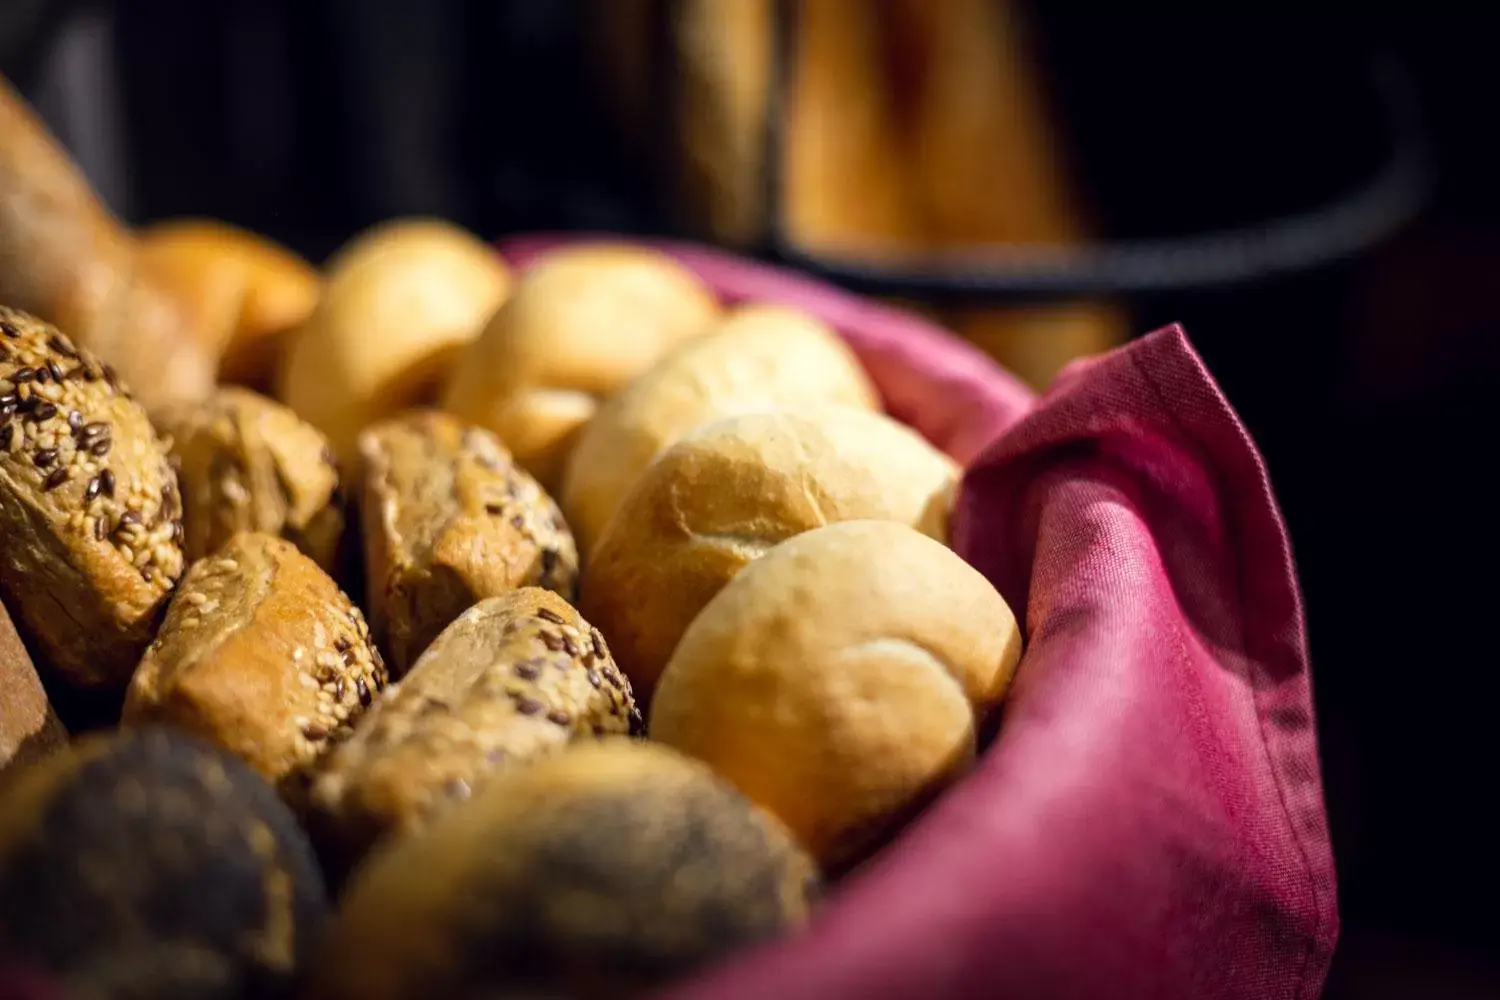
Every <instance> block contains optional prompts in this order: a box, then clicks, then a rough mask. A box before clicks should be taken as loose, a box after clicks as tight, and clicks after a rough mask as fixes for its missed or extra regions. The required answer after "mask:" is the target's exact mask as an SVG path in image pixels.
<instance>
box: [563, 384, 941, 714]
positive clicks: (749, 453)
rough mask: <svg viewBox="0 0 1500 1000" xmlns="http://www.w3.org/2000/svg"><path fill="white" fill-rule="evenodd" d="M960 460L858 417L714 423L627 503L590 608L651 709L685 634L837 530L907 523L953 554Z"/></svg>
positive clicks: (586, 588) (598, 560)
mask: <svg viewBox="0 0 1500 1000" xmlns="http://www.w3.org/2000/svg"><path fill="white" fill-rule="evenodd" d="M958 472H959V470H958V466H957V465H956V464H955V463H954V462H953V460H952V459H950V458H948V457H947V456H946V455H944V454H943V453H942V452H940V451H938V450H937V449H936V448H934V447H932V446H931V445H930V444H928V443H927V442H926V441H924V440H922V438H921V437H919V436H918V435H917V434H916V433H915V432H913V431H911V430H909V429H907V428H906V427H903V426H902V425H900V424H898V423H896V422H895V421H894V420H892V419H890V418H889V417H886V416H883V415H881V414H878V413H871V412H869V411H868V410H856V409H854V408H852V407H831V406H830V407H820V408H802V409H800V410H794V411H787V412H782V413H757V414H748V415H746V416H740V417H730V418H728V419H726V420H718V421H715V422H713V423H710V424H704V425H703V426H702V427H699V428H698V429H697V430H695V431H693V432H692V433H690V434H688V435H687V436H686V437H684V438H682V439H681V440H680V441H678V442H677V443H676V444H675V445H673V446H672V447H670V448H668V449H667V450H666V451H665V452H663V453H662V455H661V457H660V458H658V459H657V460H656V461H655V462H653V463H652V464H651V466H650V467H649V468H648V469H647V470H646V471H645V473H644V474H643V475H642V476H641V478H640V479H639V480H638V481H637V482H636V484H635V487H634V488H633V489H632V490H631V491H630V492H629V493H628V494H627V495H626V497H625V502H624V503H623V504H621V505H620V509H619V511H617V512H616V514H615V516H614V517H613V518H612V519H611V520H610V522H609V527H607V528H606V529H605V531H604V537H603V538H602V539H600V541H599V544H598V545H597V546H596V547H595V548H594V555H593V558H592V559H590V560H589V562H588V563H587V564H586V566H585V567H584V573H583V578H582V580H581V581H580V586H579V607H580V608H581V609H582V610H583V613H584V614H585V615H587V616H588V618H589V620H590V621H592V622H594V623H595V624H596V625H598V626H599V628H600V629H602V630H603V631H604V634H605V635H606V636H608V637H609V641H610V643H611V645H612V646H613V648H614V650H615V656H616V658H617V659H618V661H619V663H620V666H621V667H622V668H623V669H624V670H625V673H626V674H627V675H629V677H630V682H631V684H633V685H635V687H636V689H637V690H638V691H640V693H641V696H642V697H643V698H645V697H649V695H650V692H651V689H652V688H653V687H654V686H655V684H656V680H657V678H658V677H659V676H660V675H661V671H662V668H663V667H665V666H666V665H667V660H668V659H669V658H670V657H671V655H672V650H673V649H675V648H676V647H677V641H678V640H679V639H681V638H682V633H683V632H684V631H685V630H686V629H687V627H688V625H689V624H690V623H691V622H692V620H693V619H694V618H695V617H696V616H697V614H698V612H699V611H701V610H703V606H704V605H705V604H707V603H708V602H709V601H710V600H711V599H712V598H713V596H714V595H715V594H717V593H718V592H719V591H720V589H722V588H723V586H724V585H725V584H726V583H728V582H729V581H730V579H732V578H733V577H734V575H735V574H736V573H738V572H739V571H740V570H742V569H743V568H744V567H745V565H746V564H748V563H749V562H750V561H751V560H752V559H756V558H758V557H760V556H761V555H763V554H764V553H765V552H766V551H767V550H768V549H770V548H771V547H772V546H773V545H776V544H777V543H779V542H782V541H785V540H786V539H788V538H791V537H792V536H793V535H797V534H800V533H802V532H804V531H808V530H811V529H813V528H817V527H821V526H822V525H825V524H833V523H835V522H837V521H852V520H860V519H874V520H885V521H897V522H899V523H901V524H906V525H910V526H912V527H914V528H916V529H917V530H919V531H921V532H923V533H924V534H926V535H929V536H931V537H933V538H936V539H937V540H939V541H942V542H946V541H947V538H948V512H949V510H950V509H951V507H952V500H953V489H954V486H955V485H956V483H957V481H958Z"/></svg>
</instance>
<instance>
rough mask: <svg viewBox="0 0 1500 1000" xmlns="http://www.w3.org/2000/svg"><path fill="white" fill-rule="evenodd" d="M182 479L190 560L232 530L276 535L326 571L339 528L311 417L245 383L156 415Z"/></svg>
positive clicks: (337, 505)
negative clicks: (299, 414) (304, 418)
mask: <svg viewBox="0 0 1500 1000" xmlns="http://www.w3.org/2000/svg"><path fill="white" fill-rule="evenodd" d="M156 424H157V427H159V428H160V429H161V431H162V433H164V434H165V435H166V436H167V437H168V438H169V440H170V442H171V454H172V459H173V460H174V461H175V462H176V464H177V477H178V481H179V483H180V484H181V487H182V506H183V515H182V525H183V543H182V544H183V549H184V551H185V552H186V555H187V558H188V559H190V560H197V559H201V558H203V557H204V556H206V555H210V554H212V553H213V552H215V551H217V550H218V548H219V546H221V545H223V544H224V543H225V542H227V541H229V539H230V537H231V536H232V535H235V534H237V533H239V532H241V531H258V532H262V533H264V534H268V535H280V536H281V537H283V538H286V539H287V540H289V541H291V542H292V543H294V544H295V545H296V546H297V547H298V548H299V549H301V550H302V551H303V552H304V553H306V554H307V555H308V556H309V557H310V558H311V559H312V560H313V561H314V562H316V563H317V564H318V565H319V566H321V567H323V569H325V570H327V571H328V572H330V573H332V572H333V571H334V567H335V563H336V561H337V557H338V552H339V540H340V538H341V537H342V536H343V533H344V510H343V494H342V492H341V491H340V489H339V470H338V466H337V463H336V462H335V460H334V456H333V450H332V449H331V448H330V447H329V445H328V439H327V438H325V437H324V436H323V435H322V434H321V433H319V431H318V430H317V429H316V428H314V427H313V426H312V425H311V424H308V423H305V422H304V421H302V420H300V419H298V417H297V415H296V414H295V413H293V412H292V411H291V410H289V409H287V408H286V407H285V406H282V405H281V404H280V403H276V402H273V401H272V400H269V399H267V398H266V397H264V396H261V395H258V394H256V393H254V392H251V391H250V390H248V389H239V388H234V387H226V388H223V389H220V390H218V391H217V392H215V393H214V394H213V395H212V396H210V397H209V398H208V399H207V400H205V401H204V402H202V403H187V404H180V405H178V406H173V407H170V408H168V409H167V410H164V411H162V413H160V414H158V416H157V420H156Z"/></svg>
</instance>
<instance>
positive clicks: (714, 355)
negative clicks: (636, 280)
mask: <svg viewBox="0 0 1500 1000" xmlns="http://www.w3.org/2000/svg"><path fill="white" fill-rule="evenodd" d="M821 403H829V404H835V405H844V406H855V407H860V408H863V409H878V408H879V399H878V397H877V396H876V394H875V389H874V387H873V386H872V385H871V384H870V380H869V378H868V377H867V376H866V375H865V372H864V369H863V368H861V367H860V365H859V361H858V359H856V358H855V357H854V354H853V352H852V351H850V350H849V348H848V346H846V345H845V344H844V342H843V341H842V340H841V339H839V336H838V334H836V333H834V332H833V331H832V330H831V329H829V328H828V327H827V326H826V325H825V324H823V323H822V322H820V321H818V320H817V319H815V318H813V317H812V316H809V315H808V314H806V313H804V312H801V311H800V310H797V309H792V308H789V307H786V306H777V305H769V304H752V305H748V306H742V307H740V308H739V309H737V310H735V311H734V312H733V313H731V314H730V315H728V316H727V317H725V318H724V319H723V320H722V321H721V322H720V323H719V324H718V325H717V326H715V328H714V329H713V330H711V331H709V332H708V333H707V334H705V335H704V336H702V337H699V338H696V339H695V340H693V341H691V342H689V343H688V344H686V345H684V346H683V347H681V348H679V349H678V350H677V351H675V352H674V353H673V354H671V355H669V356H668V357H666V358H664V359H663V360H662V361H661V363H660V364H658V365H657V366H656V367H655V368H653V369H652V370H651V371H649V372H647V373H646V374H645V375H642V376H641V377H640V378H638V379H636V380H635V381H634V382H632V383H631V384H630V385H629V386H627V387H626V388H625V389H624V391H622V392H620V393H619V394H618V395H617V396H615V397H614V398H613V399H611V400H610V401H609V402H608V403H606V404H605V405H604V406H603V407H601V408H600V410H599V413H598V415H597V416H596V417H595V419H594V420H593V421H591V422H590V423H589V425H588V427H586V428H585V429H584V432H583V434H582V435H581V436H580V438H579V441H578V446H577V447H576V448H575V449H574V450H573V454H572V456H571V458H570V459H569V461H568V471H567V474H566V476H565V477H564V479H563V488H562V493H561V494H560V499H561V502H562V507H563V510H564V511H566V512H567V515H568V522H569V524H571V525H572V526H573V530H574V532H575V533H576V534H577V536H578V540H579V544H580V545H581V546H582V550H583V552H584V553H585V554H587V553H589V552H590V551H592V549H593V546H594V545H596V544H597V543H598V541H599V538H600V536H602V535H603V534H604V528H605V525H606V524H608V522H609V518H610V516H611V515H612V514H613V513H614V512H615V508H616V507H618V506H619V505H620V502H621V501H622V500H623V499H624V498H625V494H626V493H627V492H628V491H629V490H630V487H631V486H633V485H634V484H635V481H636V480H637V479H638V478H639V477H640V475H641V473H642V472H644V471H645V469H646V467H647V466H648V465H650V464H651V461H652V459H654V458H656V456H657V455H659V454H661V452H662V451H663V450H665V449H666V447H667V446H668V445H670V444H672V442H674V441H676V440H677V439H678V438H680V437H682V435H684V434H686V433H687V432H688V431H690V430H692V429H693V428H695V427H697V426H699V425H701V424H704V423H707V422H708V421H710V420H715V419H718V418H720V417H728V416H733V415H734V414H737V413H753V412H756V411H759V410H767V409H780V408H782V407H784V406H789V405H803V404H821Z"/></svg>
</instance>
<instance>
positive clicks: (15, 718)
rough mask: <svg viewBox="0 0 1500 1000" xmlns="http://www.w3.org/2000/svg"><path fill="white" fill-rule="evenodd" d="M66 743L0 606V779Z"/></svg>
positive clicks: (63, 733)
mask: <svg viewBox="0 0 1500 1000" xmlns="http://www.w3.org/2000/svg"><path fill="white" fill-rule="evenodd" d="M67 742H68V734H67V732H66V731H65V730H64V729H63V726H62V723H61V722H60V721H58V718H57V713H56V712H54V711H53V710H52V703H51V702H50V701H48V700H47V692H46V691H44V690H43V689H42V681H41V678H40V677H38V676H37V673H36V668H35V667H33V666H32V664H31V657H30V656H29V655H28V654H27V652H26V647H25V646H24V645H22V644H21V637H20V636H18V635H16V629H15V626H14V625H12V624H11V620H10V615H9V614H7V613H6V610H5V605H4V604H0V776H4V774H5V773H6V771H7V770H8V769H10V768H12V767H16V768H20V767H24V766H26V765H27V764H30V763H31V762H33V761H36V760H40V759H42V758H43V757H45V756H47V755H48V754H50V753H52V752H54V751H56V750H58V749H60V748H61V747H63V746H66V745H67Z"/></svg>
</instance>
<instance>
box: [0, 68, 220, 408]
mask: <svg viewBox="0 0 1500 1000" xmlns="http://www.w3.org/2000/svg"><path fill="white" fill-rule="evenodd" d="M0 303H4V304H5V305H7V306H11V307H14V308H16V309H24V310H25V311H27V312H29V313H32V314H34V315H36V316H39V317H41V318H42V319H45V320H47V321H49V322H51V323H55V324H57V326H59V327H60V328H61V329H62V330H63V331H64V332H65V333H67V334H68V335H69V336H71V337H72V338H73V339H74V340H75V341H76V342H77V343H78V344H79V345H81V346H83V347H86V348H88V349H90V350H92V351H94V352H95V353H97V354H98V355H99V356H100V357H101V358H103V359H104V360H105V361H108V362H110V363H112V364H114V365H115V366H116V367H117V368H118V369H119V370H120V373H121V375H122V376H123V377H124V381H125V383H126V384H127V385H129V386H130V387H131V389H133V390H134V391H135V392H137V393H139V394H140V398H141V401H142V402H143V403H145V404H146V406H147V407H149V408H152V409H154V408H155V407H157V406H161V405H165V404H166V403H170V402H173V401H175V400H181V399H196V398H199V397H201V396H203V395H204V394H205V393H207V392H208V391H209V389H211V388H213V379H214V366H213V359H212V358H211V357H210V356H209V355H208V354H207V352H205V351H204V350H203V349H202V347H201V346H200V345H199V342H198V339H197V337H196V334H195V333H194V331H193V329H192V322H191V317H190V316H189V314H188V313H187V312H186V311H185V310H184V309H183V308H182V307H181V304H180V303H178V302H177V301H175V300H174V299H173V298H171V297H170V295H169V294H167V292H166V290H165V289H163V288H161V287H160V286H158V285H157V284H156V283H155V282H154V281H153V280H152V279H151V276H150V275H147V274H145V273H144V272H143V269H142V268H141V267H140V262H139V261H138V260H137V258H136V244H135V240H134V238H133V237H132V236H131V234H130V233H129V232H127V231H126V230H125V228H124V227H123V226H122V225H121V224H120V223H119V221H118V220H117V219H115V217H114V216H113V215H111V214H110V212H109V210H108V209H107V208H105V207H104V205H102V204H101V203H100V202H99V199H98V198H97V197H96V196H95V195H94V192H93V190H92V189H90V187H89V184H88V181H87V180H86V179H85V178H84V177H83V175H82V174H81V173H80V172H79V170H78V168H77V167H76V166H75V165H74V164H73V162H72V161H71V160H70V159H69V158H68V156H67V154H66V153H64V152H63V151H62V150H61V149H60V148H59V147H58V145H57V143H56V142H55V141H54V140H53V138H52V136H50V135H49V134H48V133H47V130H46V128H45V127H44V126H43V125H42V123H41V122H40V121H39V120H38V119H37V117H36V116H35V115H34V114H33V113H32V111H31V109H30V108H28V107H27V106H26V103H25V101H23V100H22V99H21V97H20V95H19V94H17V93H16V92H15V91H14V90H12V89H11V88H10V86H9V85H8V84H7V83H6V82H5V81H4V79H3V78H0Z"/></svg>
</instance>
